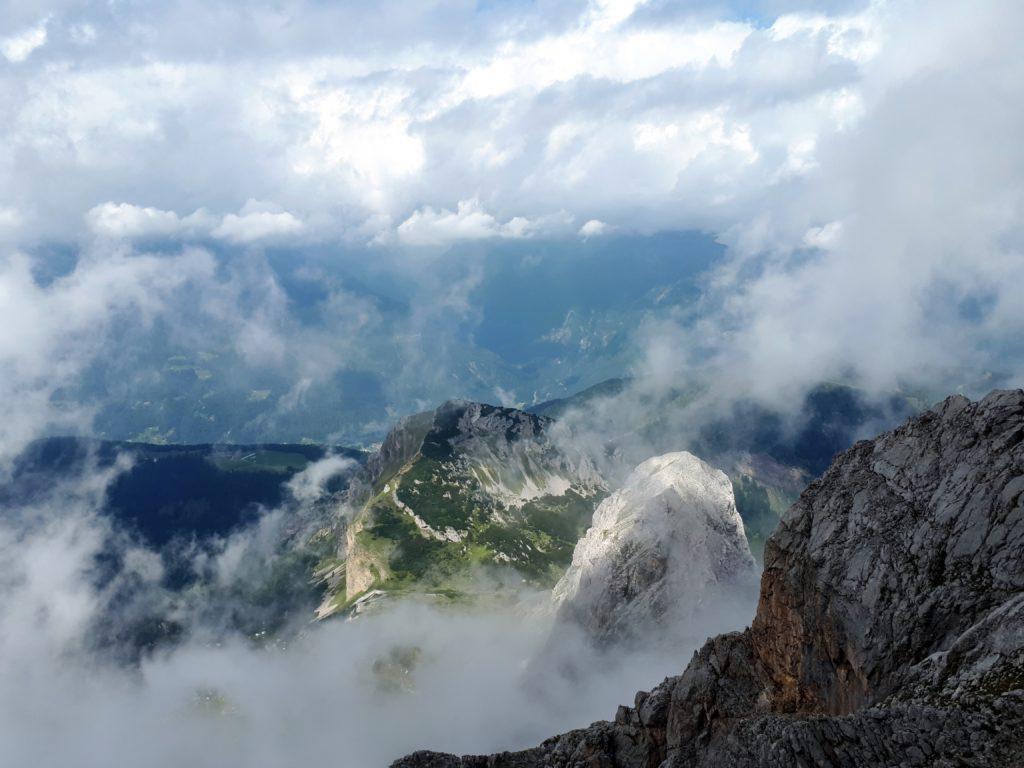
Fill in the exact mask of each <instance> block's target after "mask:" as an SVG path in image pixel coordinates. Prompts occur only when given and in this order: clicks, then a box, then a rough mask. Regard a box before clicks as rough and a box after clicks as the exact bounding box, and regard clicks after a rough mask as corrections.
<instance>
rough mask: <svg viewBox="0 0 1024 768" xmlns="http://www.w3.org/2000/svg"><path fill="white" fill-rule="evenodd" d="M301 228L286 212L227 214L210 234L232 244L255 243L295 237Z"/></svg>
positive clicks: (299, 223)
mask: <svg viewBox="0 0 1024 768" xmlns="http://www.w3.org/2000/svg"><path fill="white" fill-rule="evenodd" d="M302 228H303V227H302V222H301V221H299V220H298V219H297V218H295V216H293V215H292V214H290V213H288V212H287V211H282V212H280V213H271V212H270V211H255V212H252V213H244V214H241V215H237V214H234V213H229V214H228V215H227V216H225V217H224V220H223V221H222V222H221V223H220V224H219V225H218V226H217V227H216V228H215V229H214V230H213V232H212V233H211V234H212V235H213V236H214V237H217V238H220V239H222V240H228V241H230V242H232V243H255V242H257V241H259V240H269V239H280V238H282V237H287V236H289V235H296V234H298V233H300V232H301V231H302Z"/></svg>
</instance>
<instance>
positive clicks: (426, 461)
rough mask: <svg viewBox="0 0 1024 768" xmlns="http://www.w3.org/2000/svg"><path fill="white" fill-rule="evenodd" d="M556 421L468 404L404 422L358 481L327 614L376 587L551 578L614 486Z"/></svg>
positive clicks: (449, 586) (431, 588)
mask: <svg viewBox="0 0 1024 768" xmlns="http://www.w3.org/2000/svg"><path fill="white" fill-rule="evenodd" d="M551 424H552V420H551V419H548V418H546V417H543V416H537V415H534V414H531V413H526V412H524V411H520V410H517V409H514V408H500V407H497V406H491V405H484V404H482V403H472V402H467V401H450V402H447V403H444V404H443V405H441V406H440V407H439V408H437V409H436V410H434V411H429V412H426V413H421V414H417V415H415V416H412V417H409V418H407V419H405V420H403V421H402V422H400V423H399V424H398V425H397V426H396V427H395V428H394V429H393V430H392V431H391V433H389V434H388V436H387V438H386V439H385V440H384V443H383V444H382V445H381V448H380V450H379V451H378V452H377V453H376V454H375V455H374V456H372V457H371V458H370V459H369V461H368V462H367V467H366V471H365V472H364V473H363V475H362V476H361V477H360V478H359V480H358V482H357V483H354V484H353V489H354V490H353V491H352V494H351V495H350V502H351V503H350V507H352V508H354V509H355V511H354V514H353V515H352V518H351V522H350V523H349V524H348V525H347V526H346V530H345V548H344V551H343V552H340V553H339V556H340V557H344V559H345V578H344V581H341V580H338V581H337V582H336V583H335V585H334V588H333V590H332V591H330V592H328V594H327V595H326V597H325V599H324V602H323V605H322V606H321V609H320V612H319V615H320V616H321V617H326V616H329V615H331V614H333V613H336V612H338V611H342V610H347V609H348V608H350V607H352V606H353V605H354V603H355V601H356V600H359V599H360V598H361V597H362V596H364V595H365V594H366V593H368V592H370V591H373V590H382V591H384V592H388V593H390V592H402V593H407V592H428V593H434V594H445V595H455V594H456V593H458V594H459V595H462V594H463V593H465V592H467V591H471V590H478V589H479V583H480V581H481V580H479V579H476V578H475V575H477V573H476V572H477V571H479V570H480V569H481V568H486V569H488V571H489V572H491V571H512V572H514V573H515V575H516V582H520V581H521V580H523V579H525V580H527V581H528V582H529V583H531V584H534V585H537V586H543V587H549V586H551V585H552V584H553V583H554V582H555V580H557V578H558V577H559V576H560V575H561V574H562V572H563V570H564V568H565V567H566V565H567V564H568V562H569V559H570V558H571V555H572V550H573V546H574V545H575V543H576V541H577V540H578V538H579V536H580V534H581V533H582V531H583V529H584V528H585V526H586V523H587V521H588V520H590V517H591V515H592V514H593V510H594V506H595V505H596V504H597V502H598V501H600V499H601V498H603V496H604V494H605V487H604V480H603V479H602V478H601V477H600V475H599V474H598V472H597V470H596V469H595V468H594V466H593V464H592V463H591V462H590V461H589V460H588V459H587V458H586V457H585V456H584V455H582V454H573V453H571V452H570V451H568V450H566V449H563V448H562V447H560V446H559V445H558V444H556V442H555V441H553V440H552V439H550V438H549V434H548V432H549V428H550V427H551ZM491 575H493V574H491ZM474 594H475V593H474Z"/></svg>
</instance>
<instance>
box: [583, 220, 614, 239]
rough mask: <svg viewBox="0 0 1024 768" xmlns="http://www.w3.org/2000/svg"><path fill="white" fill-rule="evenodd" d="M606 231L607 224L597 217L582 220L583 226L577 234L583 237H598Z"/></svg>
mask: <svg viewBox="0 0 1024 768" xmlns="http://www.w3.org/2000/svg"><path fill="white" fill-rule="evenodd" d="M607 231H608V225H607V224H605V223H604V222H603V221H600V220H599V219H590V220H589V221H586V222H584V224H583V226H582V227H580V231H579V236H580V237H583V238H587V237H600V236H601V235H603V234H605V233H606V232H607Z"/></svg>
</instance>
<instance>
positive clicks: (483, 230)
mask: <svg viewBox="0 0 1024 768" xmlns="http://www.w3.org/2000/svg"><path fill="white" fill-rule="evenodd" d="M533 226H534V225H533V224H532V223H531V222H530V221H529V220H528V219H525V218H523V217H521V216H516V217H515V218H513V219H510V220H508V221H506V222H504V223H502V222H499V221H498V220H497V219H495V218H494V216H492V215H491V214H490V213H488V212H487V211H485V210H483V208H482V207H481V206H480V201H479V200H476V199H470V200H461V201H460V202H459V205H458V208H457V210H455V211H450V210H441V211H435V210H434V209H433V208H431V207H429V206H428V207H426V208H423V209H422V210H418V211H414V212H413V213H412V215H411V216H409V218H408V219H406V220H405V221H403V222H402V223H401V224H399V225H398V233H397V234H398V239H399V241H401V242H402V243H405V244H407V245H443V244H446V243H453V242H457V241H459V240H486V239H487V238H491V237H512V238H518V237H528V236H529V234H530V231H531V229H532V228H533Z"/></svg>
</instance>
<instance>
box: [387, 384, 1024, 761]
mask: <svg viewBox="0 0 1024 768" xmlns="http://www.w3.org/2000/svg"><path fill="white" fill-rule="evenodd" d="M396 765H398V766H403V767H404V768H413V767H414V766H417V767H418V766H481V768H482V767H483V766H489V767H490V768H502V767H504V766H508V767H509V768H511V767H512V766H516V767H517V768H533V767H535V766H536V767H538V768H539V766H561V767H562V768H570V767H575V766H580V767H582V766H603V767H605V768H614V767H616V766H622V767H628V768H640V767H644V768H657V767H658V766H667V767H668V768H672V767H673V766H740V767H741V768H742V767H743V766H779V767H780V768H781V767H782V766H793V765H803V766H811V765H822V766H850V767H851V768H852V767H853V766H925V765H928V766H962V765H977V766H1005V767H1006V768H1009V767H1010V766H1020V765H1024V391H1019V390H1018V391H1007V392H993V393H992V394H990V395H989V396H988V397H986V398H985V399H984V400H982V401H980V402H977V403H972V402H970V401H968V400H967V399H966V398H963V397H959V396H957V397H951V398H949V399H947V400H945V401H944V402H943V403H941V404H939V405H938V406H936V407H935V408H933V409H932V410H930V411H927V412H925V413H923V414H922V415H920V416H919V417H916V418H914V419H912V420H910V421H909V422H907V423H906V424H904V425H903V426H902V427H900V428H898V429H896V430H894V431H892V432H889V433H886V434H884V435H882V436H880V437H878V438H876V439H875V440H873V441H865V442H861V443H858V444H857V445H855V446H854V447H853V448H852V449H850V450H849V451H847V452H846V453H844V454H842V455H841V456H839V457H837V459H836V460H835V461H834V462H833V463H832V466H831V467H830V468H829V469H828V471H827V472H826V473H825V474H824V476H823V477H822V478H821V479H820V480H817V481H815V482H814V483H812V484H811V486H810V487H809V488H808V489H807V490H806V491H805V492H804V493H803V495H802V496H801V497H800V499H799V501H798V502H797V503H796V504H794V505H793V507H792V508H791V509H790V510H789V512H788V513H787V514H786V515H785V517H784V518H783V520H782V522H781V524H780V527H779V529H778V530H777V531H776V533H775V534H773V536H772V537H771V538H770V539H769V541H768V544H767V547H766V549H765V572H764V575H763V577H762V582H761V598H760V604H759V606H758V609H757V614H756V616H755V618H754V621H753V624H752V626H751V628H750V629H748V630H745V631H743V632H734V633H730V634H725V635H719V636H718V637H715V638H712V639H711V640H709V641H708V642H707V643H706V644H705V646H704V647H703V648H702V649H701V650H700V651H698V652H697V653H696V654H695V655H694V658H693V660H692V661H691V662H690V664H689V666H688V667H687V668H686V670H685V671H684V672H683V674H682V675H681V676H679V677H674V678H669V679H667V680H665V681H664V682H663V683H661V684H660V685H659V686H657V687H656V688H655V689H654V690H652V691H651V692H650V693H646V692H641V693H639V694H637V697H636V701H635V705H634V706H633V707H620V708H619V712H618V713H617V715H616V718H615V721H614V722H601V723H595V724H593V725H592V726H590V727H589V728H586V729H582V730H578V731H573V732H571V733H567V734H564V735H562V736H557V737H555V738H553V739H550V740H548V741H546V742H545V743H544V744H542V745H541V746H539V747H536V748H534V749H530V750H526V751H524V752H518V753H506V754H501V755H493V756H490V757H465V758H456V757H453V756H450V755H436V754H432V753H416V754H414V755H410V756H409V757H407V758H404V759H403V760H400V761H398V762H397V763H396Z"/></svg>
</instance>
